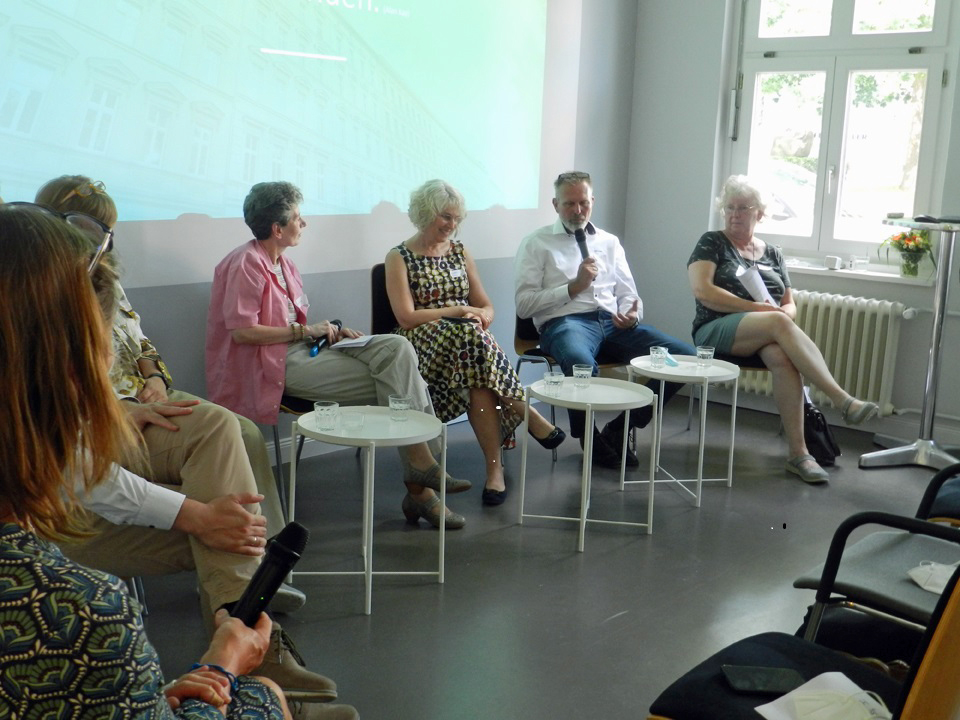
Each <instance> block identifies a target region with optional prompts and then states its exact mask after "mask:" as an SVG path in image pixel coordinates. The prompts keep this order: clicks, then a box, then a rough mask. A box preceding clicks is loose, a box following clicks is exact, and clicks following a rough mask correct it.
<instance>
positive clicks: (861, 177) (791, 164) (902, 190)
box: [730, 0, 948, 255]
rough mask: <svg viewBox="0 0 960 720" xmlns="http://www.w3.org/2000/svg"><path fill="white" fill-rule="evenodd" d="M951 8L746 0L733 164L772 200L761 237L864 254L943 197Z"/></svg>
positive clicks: (883, 0)
mask: <svg viewBox="0 0 960 720" xmlns="http://www.w3.org/2000/svg"><path fill="white" fill-rule="evenodd" d="M947 3H948V0H899V1H898V0H748V5H747V15H746V19H745V37H744V53H743V58H742V61H741V72H742V98H741V103H740V115H739V127H740V132H739V137H738V138H737V139H736V142H734V143H732V150H731V155H730V161H731V171H732V172H736V173H746V174H748V175H750V176H751V177H752V178H753V179H754V180H755V181H756V182H757V183H758V185H760V186H761V188H762V189H764V190H765V191H766V192H767V194H768V195H769V197H768V198H767V200H768V207H767V213H766V218H765V220H764V222H763V223H762V224H761V225H760V226H759V227H758V229H757V232H758V234H760V235H761V236H765V237H769V239H770V240H771V241H772V242H774V243H776V244H778V245H782V246H784V247H785V248H786V249H788V250H792V251H800V252H803V251H807V252H811V251H812V252H830V253H838V252H839V253H848V252H849V253H856V254H861V255H862V254H863V252H864V249H865V248H866V247H867V246H868V245H869V244H875V243H878V242H880V241H882V240H883V239H884V238H885V237H887V236H889V235H890V230H889V228H888V227H887V226H884V225H883V224H882V222H881V220H882V218H883V217H884V216H885V215H886V213H888V212H902V213H904V214H905V215H907V216H909V215H912V214H914V212H922V211H927V210H929V209H931V208H932V207H933V206H934V205H935V204H936V202H935V200H936V198H934V197H933V194H932V185H933V176H934V172H935V167H934V166H935V153H934V151H935V147H936V144H937V141H938V138H937V118H938V115H939V112H940V97H941V85H942V78H943V67H944V57H945V49H946V48H945V47H944V46H943V45H942V43H943V41H944V39H945V29H944V28H943V26H944V25H945V22H944V21H942V20H941V17H944V18H945V15H946V10H947V7H946V6H947ZM936 43H940V44H939V45H937V44H936Z"/></svg>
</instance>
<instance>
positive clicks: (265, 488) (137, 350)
mask: <svg viewBox="0 0 960 720" xmlns="http://www.w3.org/2000/svg"><path fill="white" fill-rule="evenodd" d="M36 202H37V203H40V204H42V205H45V206H47V207H50V208H53V209H55V210H58V211H60V212H63V213H65V215H66V216H67V220H68V222H70V221H71V217H74V216H79V217H81V218H86V219H87V220H86V222H87V223H91V222H95V223H97V225H98V226H99V227H100V228H102V230H103V231H104V232H108V233H109V235H110V238H109V240H108V242H107V245H106V247H103V248H102V252H108V253H109V252H110V251H111V250H112V249H113V226H114V225H116V223H117V216H118V213H117V207H116V204H115V203H114V200H113V198H112V197H111V196H110V194H109V193H108V192H107V189H106V186H105V185H104V183H103V182H100V181H97V182H94V181H93V180H91V179H90V178H88V177H86V176H85V175H62V176H60V177H58V178H54V179H53V180H50V181H49V182H47V183H46V184H45V185H44V186H43V187H41V188H40V190H39V191H38V192H37V195H36ZM109 257H113V255H112V254H111V255H109ZM97 259H99V258H97ZM117 295H118V304H119V310H118V312H117V317H116V320H115V321H114V324H113V339H114V352H115V353H116V355H115V358H114V363H113V367H112V368H111V378H112V379H113V388H114V390H115V391H116V392H117V394H118V395H119V396H120V397H122V398H125V399H129V400H131V401H136V402H133V404H131V405H128V406H127V409H128V411H129V412H131V413H133V414H134V415H135V416H136V417H137V418H138V419H139V417H141V416H143V417H148V418H151V419H152V421H155V424H156V425H158V427H161V428H164V429H165V430H168V431H171V432H175V431H176V428H175V422H174V421H172V420H169V419H164V418H166V417H167V416H176V415H180V414H187V413H190V412H192V411H190V410H186V411H184V410H182V408H185V407H186V408H189V407H193V406H195V405H196V404H197V403H198V402H201V400H202V398H199V397H197V396H196V395H192V394H190V393H187V392H184V391H182V390H178V389H174V388H173V378H172V377H171V375H170V372H169V370H168V369H167V366H166V364H165V363H164V362H163V360H162V358H161V356H160V353H159V352H158V350H157V348H156V346H155V345H154V344H153V343H152V342H151V341H150V339H149V338H148V337H147V335H146V334H145V333H144V332H143V328H142V326H141V322H140V315H139V314H138V313H137V312H136V310H134V308H133V306H132V305H131V303H130V300H129V299H128V298H127V295H126V293H125V292H124V289H123V287H122V286H121V285H120V284H119V283H117ZM197 412H212V413H217V412H219V411H217V410H214V409H212V408H202V409H200V410H197ZM158 416H159V417H158ZM237 420H239V422H240V433H241V436H242V438H243V444H244V448H245V449H246V452H247V457H248V458H249V460H250V466H251V468H252V469H253V475H254V479H255V480H256V484H257V491H258V492H259V493H260V494H261V495H263V496H264V501H263V502H262V503H261V504H260V510H261V512H262V513H263V515H264V517H265V518H266V519H267V527H268V529H269V531H270V533H271V534H275V533H277V532H279V531H280V529H281V528H282V527H283V526H284V524H285V523H284V518H283V510H282V508H281V506H280V498H279V495H278V494H277V486H276V482H275V481H274V476H273V469H272V466H271V464H270V457H269V455H268V453H267V446H266V443H265V442H264V440H263V433H261V432H260V429H259V428H258V427H257V426H256V424H254V423H253V422H251V421H250V420H248V419H247V418H245V417H243V416H242V415H238V416H237ZM154 437H156V438H159V439H166V440H170V438H169V436H168V435H167V434H165V433H162V432H161V433H151V434H149V435H148V437H147V440H148V442H149V441H150V440H151V439H152V438H154ZM305 601H306V597H305V596H304V594H303V593H302V592H300V591H299V590H296V589H295V588H292V587H290V586H289V585H284V586H283V587H282V588H281V589H280V591H279V592H278V593H277V597H276V598H275V599H274V603H273V605H272V609H273V610H275V611H277V612H292V611H294V610H297V609H299V608H300V607H301V606H302V605H303V604H304V602H305Z"/></svg>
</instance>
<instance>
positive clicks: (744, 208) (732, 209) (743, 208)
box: [723, 205, 757, 215]
mask: <svg viewBox="0 0 960 720" xmlns="http://www.w3.org/2000/svg"><path fill="white" fill-rule="evenodd" d="M756 209H757V206H756V205H736V206H734V205H727V206H726V207H725V208H724V209H723V212H724V213H726V214H727V215H743V214H744V213H748V212H753V211H754V210H756Z"/></svg>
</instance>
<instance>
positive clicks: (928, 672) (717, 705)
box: [648, 569, 960, 720]
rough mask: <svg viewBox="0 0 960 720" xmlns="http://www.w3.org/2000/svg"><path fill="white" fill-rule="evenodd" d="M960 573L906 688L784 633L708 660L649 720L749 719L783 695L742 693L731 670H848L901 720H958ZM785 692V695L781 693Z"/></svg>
mask: <svg viewBox="0 0 960 720" xmlns="http://www.w3.org/2000/svg"><path fill="white" fill-rule="evenodd" d="M958 578H960V569H958V570H957V571H956V572H954V574H953V577H952V578H951V579H950V581H949V582H948V583H947V587H946V589H945V590H944V592H943V595H941V596H940V598H939V600H938V601H936V608H935V609H934V612H933V613H932V616H931V619H930V624H929V626H928V627H927V629H926V631H925V632H924V634H923V638H922V640H921V641H920V643H919V646H918V647H917V650H916V653H915V654H914V655H913V657H912V658H911V663H910V670H909V671H908V672H907V675H906V677H905V678H904V680H903V682H898V681H897V680H895V679H894V678H892V677H890V676H889V675H887V674H885V673H883V672H881V671H880V670H878V669H875V668H873V667H870V666H869V665H867V664H865V663H863V662H861V661H859V660H857V659H856V658H853V657H851V656H849V655H847V654H845V653H841V652H837V651H835V650H830V649H828V648H825V647H822V646H821V645H817V644H815V643H813V642H810V641H809V640H804V639H801V638H798V637H796V636H794V635H786V634H784V633H774V632H770V633H763V634H761V635H755V636H753V637H750V638H747V639H745V640H741V641H739V642H737V643H734V644H733V645H730V646H728V647H726V648H724V649H723V650H721V651H720V652H718V653H716V654H714V655H713V656H712V657H710V658H708V659H707V660H704V661H703V662H702V663H700V664H699V665H697V666H696V667H695V668H693V669H692V670H690V671H689V672H688V673H686V674H685V675H684V676H683V677H681V678H680V679H679V680H677V681H676V682H674V683H673V684H672V685H670V687H668V688H667V689H666V690H664V691H663V692H662V693H661V694H660V696H659V697H658V698H657V699H656V700H654V701H653V704H652V705H651V706H650V714H649V716H648V720H716V719H717V718H726V719H728V720H741V719H742V720H748V719H749V718H756V717H759V715H758V714H757V712H756V710H755V709H754V708H756V707H757V706H759V705H764V704H766V703H768V702H770V701H771V700H773V699H774V698H775V697H776V696H775V695H771V694H760V693H756V692H743V691H739V692H738V691H734V690H733V689H732V688H731V687H730V685H729V684H728V683H727V681H726V679H725V677H724V673H723V671H722V669H721V668H722V666H723V665H746V666H760V667H768V668H789V669H792V670H796V671H797V672H798V673H799V674H800V675H801V677H802V678H803V680H805V681H806V680H810V679H812V678H814V677H816V676H817V675H820V674H822V673H825V672H841V673H843V674H844V675H846V676H847V678H849V679H850V680H852V681H853V682H854V683H855V684H856V685H857V686H859V687H860V688H861V689H863V690H867V691H870V692H874V693H876V694H877V695H878V696H880V697H881V698H882V699H883V701H884V703H885V704H886V706H887V707H888V708H889V709H890V710H891V712H892V716H893V718H895V719H896V720H929V719H930V718H949V717H957V715H956V713H957V712H958V711H960V683H958V682H957V674H958V672H960V644H958V643H957V641H956V638H957V633H960V585H958V582H957V581H958ZM781 694H783V693H781Z"/></svg>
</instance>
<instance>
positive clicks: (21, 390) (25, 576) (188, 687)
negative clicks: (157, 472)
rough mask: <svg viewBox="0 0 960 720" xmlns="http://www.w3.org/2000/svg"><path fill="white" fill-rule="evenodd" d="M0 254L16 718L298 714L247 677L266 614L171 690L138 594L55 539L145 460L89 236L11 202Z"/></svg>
mask: <svg viewBox="0 0 960 720" xmlns="http://www.w3.org/2000/svg"><path fill="white" fill-rule="evenodd" d="M0 255H2V257H3V262H2V263H0V308H2V310H0V312H2V313H3V314H4V316H5V317H4V321H3V322H2V323H0V367H2V368H3V372H2V373H0V383H2V386H3V393H2V397H3V401H2V402H0V424H2V427H3V428H4V431H3V433H0V467H3V473H2V475H0V606H2V607H3V608H4V616H5V620H4V638H5V640H4V652H3V653H2V654H0V676H2V677H3V678H4V682H3V683H2V686H0V705H2V706H3V707H5V708H9V709H11V710H12V712H13V715H14V716H15V717H29V716H33V715H34V714H36V713H38V712H42V711H43V709H44V708H47V709H51V708H57V707H74V708H76V709H77V710H78V711H79V715H77V717H99V716H102V715H104V714H111V713H113V714H118V715H121V714H122V715H123V716H125V717H127V716H131V717H132V716H133V715H137V716H140V715H143V716H146V715H149V716H150V717H156V718H171V717H183V718H216V717H220V718H222V717H223V716H224V715H226V716H227V717H229V718H240V717H243V718H249V719H251V720H256V719H259V718H273V719H276V718H281V717H286V718H289V717H290V714H289V710H288V709H287V707H286V704H285V703H284V701H283V697H282V693H280V688H279V687H278V686H277V685H275V684H274V683H272V681H270V680H266V679H263V678H256V677H249V676H248V673H250V671H251V670H253V668H255V667H256V666H257V665H258V664H259V663H260V660H261V659H262V657H263V654H264V651H265V649H266V647H267V644H268V640H269V633H270V620H269V618H268V617H267V616H266V615H261V617H260V619H259V621H258V622H257V625H256V627H254V628H249V627H246V626H245V625H244V624H243V623H242V622H240V621H239V620H236V619H232V618H228V617H227V616H226V612H223V613H221V614H219V615H218V617H217V625H218V626H217V630H216V632H215V633H214V636H213V639H212V641H211V643H210V645H209V647H208V648H207V650H206V652H205V653H204V654H203V655H202V656H201V657H199V658H198V664H197V665H196V666H195V667H194V668H193V669H190V670H188V672H187V673H185V674H184V675H182V676H180V677H179V678H177V679H175V680H174V681H173V682H171V683H169V684H168V685H164V682H163V675H162V673H161V670H160V665H159V659H158V658H157V655H156V652H155V651H154V650H153V647H152V646H151V645H150V642H149V640H148V639H147V637H146V634H145V633H144V629H143V625H142V622H141V620H140V613H139V608H138V606H137V603H136V602H135V601H133V600H131V598H130V597H129V595H128V594H127V592H126V587H125V585H124V584H123V583H122V582H121V581H120V580H119V579H118V578H116V577H113V576H110V575H107V574H105V573H103V572H100V571H97V570H91V569H89V568H87V567H84V566H82V565H79V564H77V563H76V562H73V561H71V560H68V559H67V558H65V557H64V556H63V555H62V554H61V552H60V551H59V549H58V548H57V546H56V545H55V544H54V543H55V542H58V541H60V540H61V539H63V538H65V537H77V536H79V535H81V534H83V533H84V532H88V529H87V528H85V526H84V519H85V516H84V515H83V514H82V513H81V512H80V511H78V496H79V495H81V494H83V493H95V492H96V491H97V490H98V486H99V485H100V484H101V483H102V482H103V481H104V480H106V479H108V478H109V476H110V475H111V473H112V472H113V469H114V467H115V466H114V461H115V460H117V459H118V458H119V457H120V456H121V455H123V454H125V453H131V452H135V447H136V445H135V437H134V432H133V429H132V428H131V427H130V425H129V424H128V423H127V422H126V418H125V417H124V413H123V412H122V410H121V409H120V407H119V406H118V405H117V402H116V400H115V399H114V398H113V393H112V391H111V389H110V383H109V379H108V373H107V368H108V366H109V362H110V354H111V353H110V346H109V342H108V339H107V337H108V330H107V324H106V323H105V322H104V320H103V317H102V311H101V308H100V307H99V305H98V302H97V297H96V296H95V294H94V291H93V287H92V285H91V282H90V278H89V276H88V266H89V261H90V243H89V241H88V239H87V236H85V235H83V234H82V233H81V232H79V231H78V230H77V229H76V228H74V227H71V226H70V225H68V224H67V223H65V222H63V220H62V219H61V218H59V217H56V216H52V215H50V214H48V213H45V212H39V211H34V210H31V209H29V208H24V207H16V206H13V207H11V206H0ZM94 270H95V271H96V268H94ZM38 278H40V279H41V280H40V281H38ZM14 308H15V310H14ZM51 318H56V319H57V322H51V321H50V319H51ZM51 388H57V392H56V394H55V395H53V394H51ZM118 551H119V548H118ZM51 678H56V680H54V681H51ZM61 680H62V681H61Z"/></svg>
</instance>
